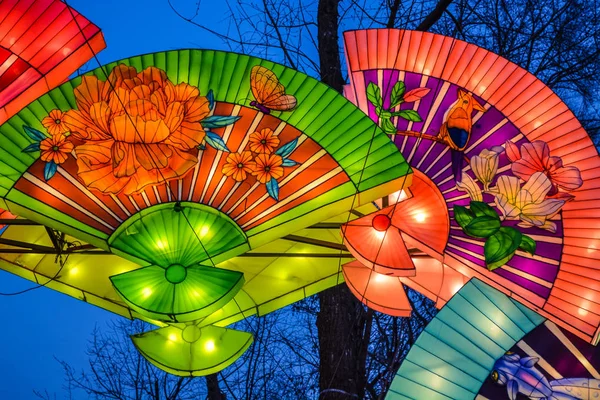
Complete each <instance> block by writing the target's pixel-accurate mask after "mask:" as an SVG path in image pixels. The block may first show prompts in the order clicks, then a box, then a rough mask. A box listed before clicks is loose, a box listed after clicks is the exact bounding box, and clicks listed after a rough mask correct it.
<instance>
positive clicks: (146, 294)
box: [142, 287, 152, 297]
mask: <svg viewBox="0 0 600 400" xmlns="http://www.w3.org/2000/svg"><path fill="white" fill-rule="evenodd" d="M142 294H143V295H144V297H149V296H150V295H151V294H152V289H150V288H148V287H147V288H144V290H142Z"/></svg>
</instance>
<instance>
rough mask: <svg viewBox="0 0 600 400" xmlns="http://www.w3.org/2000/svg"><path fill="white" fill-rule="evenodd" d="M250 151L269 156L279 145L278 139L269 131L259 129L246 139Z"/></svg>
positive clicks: (267, 129)
mask: <svg viewBox="0 0 600 400" xmlns="http://www.w3.org/2000/svg"><path fill="white" fill-rule="evenodd" d="M248 144H249V145H250V150H252V151H253V152H255V153H265V154H271V153H272V152H273V150H275V147H277V146H278V145H279V138H278V137H277V136H275V133H274V132H273V131H272V130H271V129H269V128H265V129H261V130H260V132H254V133H253V134H251V135H250V138H249V139H248Z"/></svg>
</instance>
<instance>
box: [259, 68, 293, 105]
mask: <svg viewBox="0 0 600 400" xmlns="http://www.w3.org/2000/svg"><path fill="white" fill-rule="evenodd" d="M250 87H251V89H252V94H253V95H254V98H255V99H256V100H253V101H252V102H251V103H250V105H251V106H252V107H256V108H258V109H259V110H260V111H261V112H263V113H264V114H270V113H271V111H291V110H293V109H294V107H296V98H295V97H294V96H292V95H290V94H285V88H284V87H283V85H282V84H281V83H280V82H279V79H278V78H277V76H276V75H275V74H274V73H273V71H271V70H270V69H268V68H265V67H262V66H260V65H256V66H254V67H252V71H250Z"/></svg>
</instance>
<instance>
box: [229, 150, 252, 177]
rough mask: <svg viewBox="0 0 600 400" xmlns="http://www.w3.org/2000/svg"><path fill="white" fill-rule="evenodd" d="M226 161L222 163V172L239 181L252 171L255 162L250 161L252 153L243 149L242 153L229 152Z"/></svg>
mask: <svg viewBox="0 0 600 400" xmlns="http://www.w3.org/2000/svg"><path fill="white" fill-rule="evenodd" d="M226 161H227V163H226V164H225V165H223V174H225V175H226V176H230V177H232V178H233V180H235V181H237V182H241V181H243V180H244V179H246V177H247V176H248V174H249V173H252V172H253V171H254V170H255V168H256V163H255V162H254V161H252V153H251V152H249V151H244V152H242V153H229V155H228V156H227V160H226Z"/></svg>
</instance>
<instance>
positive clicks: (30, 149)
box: [21, 142, 40, 153]
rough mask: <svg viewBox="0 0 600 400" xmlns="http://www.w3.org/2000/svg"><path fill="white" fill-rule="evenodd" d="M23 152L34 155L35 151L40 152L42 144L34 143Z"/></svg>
mask: <svg viewBox="0 0 600 400" xmlns="http://www.w3.org/2000/svg"><path fill="white" fill-rule="evenodd" d="M21 151H22V152H23V153H33V152H34V151H40V142H33V143H31V144H30V145H29V146H27V147H25V148H24V149H23V150H21Z"/></svg>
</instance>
